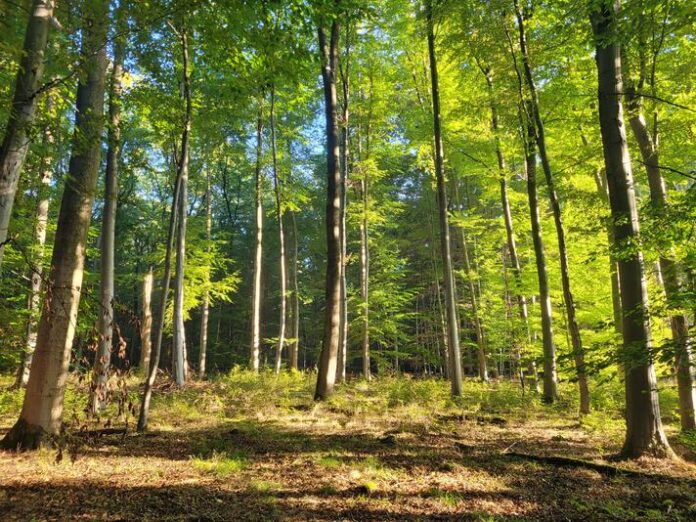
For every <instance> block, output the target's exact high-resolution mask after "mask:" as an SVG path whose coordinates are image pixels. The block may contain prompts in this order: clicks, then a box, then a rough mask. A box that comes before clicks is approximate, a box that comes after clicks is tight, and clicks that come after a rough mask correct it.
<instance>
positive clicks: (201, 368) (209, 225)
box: [198, 170, 213, 378]
mask: <svg viewBox="0 0 696 522" xmlns="http://www.w3.org/2000/svg"><path fill="white" fill-rule="evenodd" d="M212 196H213V193H212V190H211V186H210V170H208V173H207V176H206V190H205V240H206V242H207V250H208V255H210V243H211V241H212V236H211V234H212V230H213V202H212V199H211V198H212ZM206 284H210V270H208V272H207V273H206ZM209 316H210V294H209V292H208V290H207V288H206V291H205V293H204V294H203V302H202V303H201V336H200V340H199V343H198V376H199V377H200V378H203V377H205V363H206V356H207V352H208V318H209Z"/></svg>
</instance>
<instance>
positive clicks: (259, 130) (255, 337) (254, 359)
mask: <svg viewBox="0 0 696 522" xmlns="http://www.w3.org/2000/svg"><path fill="white" fill-rule="evenodd" d="M261 103H262V102H261V99H260V98H259V107H258V114H257V118H256V169H255V171H254V177H255V180H256V200H255V201H256V202H255V216H256V234H255V238H256V250H255V254H254V278H253V288H252V297H251V353H250V359H249V366H250V368H251V370H252V371H254V372H256V373H258V371H259V365H260V359H259V355H260V351H261V269H262V267H261V263H262V262H263V173H262V172H261V162H262V135H263V108H262V105H261Z"/></svg>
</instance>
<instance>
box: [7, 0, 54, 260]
mask: <svg viewBox="0 0 696 522" xmlns="http://www.w3.org/2000/svg"><path fill="white" fill-rule="evenodd" d="M54 8H55V1H54V0H34V1H33V2H32V6H31V15H30V16H29V22H28V23H27V31H26V33H25V36H24V49H23V54H22V60H21V62H20V64H19V69H18V70H17V77H16V80H15V87H14V95H13V98H12V107H11V110H10V118H9V120H8V121H7V127H6V128H5V134H4V136H3V140H2V145H0V269H2V260H3V255H4V252H5V244H6V242H7V234H8V230H9V226H10V219H11V217H12V206H13V204H14V198H15V194H16V192H17V185H18V183H19V176H20V173H21V171H22V165H24V159H25V157H26V155H27V150H29V143H30V139H29V131H30V127H31V125H32V123H33V122H34V116H35V114H36V103H37V99H38V90H39V86H40V83H41V79H42V77H43V72H44V64H45V62H46V56H45V53H46V44H47V42H48V34H49V29H50V27H51V21H52V18H53V9H54Z"/></svg>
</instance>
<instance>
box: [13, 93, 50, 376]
mask: <svg viewBox="0 0 696 522" xmlns="http://www.w3.org/2000/svg"><path fill="white" fill-rule="evenodd" d="M54 105H55V100H54V96H52V95H49V96H48V98H47V99H46V113H47V114H48V115H49V117H50V118H52V117H53V111H54ZM54 141H55V139H54V137H53V133H52V132H51V124H47V125H46V127H45V129H44V133H43V147H44V153H43V156H42V157H41V179H40V184H39V187H38V189H37V194H36V196H37V198H36V199H37V203H36V220H35V222H34V242H35V243H34V252H33V253H34V257H33V264H32V267H31V274H30V276H29V295H28V296H27V305H28V308H29V319H28V320H27V331H26V332H27V333H26V335H27V337H26V342H27V344H26V346H25V347H24V354H23V355H22V361H21V363H20V365H19V370H18V371H17V378H16V381H15V387H16V388H21V387H24V386H26V385H27V383H28V382H29V372H30V371H31V361H32V358H33V357H34V350H36V334H37V332H36V326H37V321H38V318H39V317H38V316H39V312H40V309H39V308H40V304H41V285H42V282H43V275H44V274H43V260H44V255H45V250H46V249H45V245H46V227H47V226H48V205H49V187H50V185H51V178H52V177H53V170H52V167H53V166H52V162H53V158H52V154H51V151H50V150H49V148H50V147H52V146H53V143H54Z"/></svg>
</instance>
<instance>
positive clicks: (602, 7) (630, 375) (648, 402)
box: [590, 0, 673, 458]
mask: <svg viewBox="0 0 696 522" xmlns="http://www.w3.org/2000/svg"><path fill="white" fill-rule="evenodd" d="M618 11H619V3H618V2H615V1H610V0H601V1H600V2H591V3H590V22H591V24H592V29H593V32H594V41H595V47H596V50H595V59H596V62H597V75H598V87H599V89H598V108H599V126H600V130H601V133H602V149H603V152H604V164H605V167H606V173H607V187H608V191H609V201H610V204H611V217H612V225H613V227H614V248H615V249H621V250H622V252H621V255H620V256H618V259H617V263H618V267H619V280H620V283H619V284H620V288H621V308H622V311H623V348H622V350H621V363H622V364H623V366H624V370H625V382H626V439H625V441H624V445H623V449H622V451H621V453H622V455H623V456H625V457H631V458H636V457H640V456H642V455H652V456H657V457H666V456H671V455H672V454H673V453H672V450H671V448H670V447H669V443H668V442H667V438H666V437H665V433H664V430H663V428H662V420H661V418H660V404H659V402H658V397H657V380H656V377H655V368H654V366H653V358H652V353H651V348H652V347H651V344H652V340H651V335H650V318H649V314H648V290H647V285H646V281H645V267H644V264H643V255H642V252H641V251H640V249H639V248H636V245H638V240H639V234H640V227H639V224H638V209H637V206H636V195H635V189H634V185H633V172H632V170H631V158H630V154H629V150H628V143H627V141H626V129H625V126H624V111H623V104H622V102H621V93H623V92H624V86H623V81H622V76H621V47H620V44H619V41H620V40H619V38H618V35H617V20H618ZM614 253H616V252H614Z"/></svg>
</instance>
